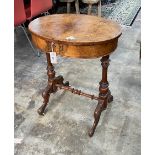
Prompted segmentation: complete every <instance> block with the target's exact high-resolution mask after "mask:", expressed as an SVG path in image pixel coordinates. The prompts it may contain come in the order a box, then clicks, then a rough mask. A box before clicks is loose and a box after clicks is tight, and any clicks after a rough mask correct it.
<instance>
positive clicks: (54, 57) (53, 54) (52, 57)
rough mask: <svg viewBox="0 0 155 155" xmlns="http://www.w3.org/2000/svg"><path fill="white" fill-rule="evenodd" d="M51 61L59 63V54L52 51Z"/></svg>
mask: <svg viewBox="0 0 155 155" xmlns="http://www.w3.org/2000/svg"><path fill="white" fill-rule="evenodd" d="M50 58H51V63H54V64H56V63H57V56H56V53H55V52H50Z"/></svg>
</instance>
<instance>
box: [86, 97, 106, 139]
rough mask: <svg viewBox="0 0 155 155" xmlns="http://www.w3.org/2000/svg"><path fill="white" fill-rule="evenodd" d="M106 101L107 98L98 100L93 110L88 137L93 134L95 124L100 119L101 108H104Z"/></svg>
mask: <svg viewBox="0 0 155 155" xmlns="http://www.w3.org/2000/svg"><path fill="white" fill-rule="evenodd" d="M106 102H107V99H105V100H100V101H98V105H97V107H96V109H95V112H94V124H93V126H92V128H91V129H90V130H89V133H88V134H89V136H90V137H92V136H93V135H94V132H95V129H96V127H97V124H98V122H99V120H100V116H101V113H102V111H103V110H105V109H106V105H107V103H106Z"/></svg>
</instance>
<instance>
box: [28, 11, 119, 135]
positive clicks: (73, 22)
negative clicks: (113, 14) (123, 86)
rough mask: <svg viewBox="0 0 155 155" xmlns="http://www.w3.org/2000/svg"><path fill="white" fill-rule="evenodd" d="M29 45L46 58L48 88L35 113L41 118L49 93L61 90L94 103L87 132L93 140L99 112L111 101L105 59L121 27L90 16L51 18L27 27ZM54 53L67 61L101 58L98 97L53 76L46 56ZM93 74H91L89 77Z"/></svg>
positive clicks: (52, 16)
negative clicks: (90, 123) (91, 119)
mask: <svg viewBox="0 0 155 155" xmlns="http://www.w3.org/2000/svg"><path fill="white" fill-rule="evenodd" d="M29 31H30V32H31V36H32V41H33V43H34V44H35V46H36V47H37V48H39V49H41V51H42V52H44V53H45V54H46V57H47V75H48V84H47V86H46V88H45V90H44V91H43V93H42V97H43V99H44V100H43V105H42V106H41V107H40V108H39V109H38V113H39V114H40V115H44V111H45V108H46V106H47V104H48V101H49V97H50V94H51V93H55V92H56V91H57V90H59V89H64V90H67V91H70V92H72V93H73V94H77V95H81V96H85V97H88V98H90V99H95V100H97V101H98V104H97V107H96V109H95V112H94V123H93V126H92V128H91V129H90V130H89V136H90V137H91V136H93V134H94V132H95V129H96V126H97V124H98V122H99V119H100V115H101V112H102V111H103V110H105V109H106V107H107V104H108V103H109V102H111V101H113V96H112V95H111V92H110V90H109V88H108V86H109V83H108V80H107V70H108V66H109V56H110V54H111V53H112V52H113V51H114V50H115V49H116V47H117V42H118V38H119V37H120V35H121V27H120V26H119V25H118V24H117V23H115V22H113V21H110V20H106V19H104V18H100V17H96V16H90V15H76V14H55V15H49V16H45V17H40V18H37V19H35V20H33V21H32V22H31V23H30V24H29ZM52 49H54V52H56V54H57V55H60V56H62V57H70V58H81V59H92V58H99V57H101V66H102V79H101V81H100V82H99V85H100V86H99V95H97V96H95V95H90V94H88V93H86V92H82V91H81V90H78V89H74V88H72V87H71V86H70V85H69V82H68V81H66V82H64V79H63V76H55V71H54V66H53V65H52V63H51V59H50V52H51V51H52ZM92 74H93V73H92Z"/></svg>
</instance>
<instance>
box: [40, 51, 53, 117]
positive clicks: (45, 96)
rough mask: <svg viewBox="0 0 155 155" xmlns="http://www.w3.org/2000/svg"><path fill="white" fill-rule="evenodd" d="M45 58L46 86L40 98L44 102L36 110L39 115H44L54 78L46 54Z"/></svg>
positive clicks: (51, 66)
mask: <svg viewBox="0 0 155 155" xmlns="http://www.w3.org/2000/svg"><path fill="white" fill-rule="evenodd" d="M46 58H47V75H48V85H47V87H46V88H45V90H44V91H43V93H42V97H43V99H44V100H43V105H42V106H41V107H40V108H39V109H38V113H39V115H44V111H45V108H46V106H47V103H48V101H49V97H50V94H51V93H53V92H54V90H53V86H52V83H53V79H54V78H55V71H54V66H53V65H52V63H51V60H50V54H49V53H46Z"/></svg>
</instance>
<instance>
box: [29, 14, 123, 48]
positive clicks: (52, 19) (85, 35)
mask: <svg viewBox="0 0 155 155" xmlns="http://www.w3.org/2000/svg"><path fill="white" fill-rule="evenodd" d="M29 31H30V32H31V34H32V35H34V36H37V37H39V38H41V39H43V40H46V41H49V42H54V43H59V44H60V43H61V44H65V45H80V46H90V45H99V44H103V43H108V42H111V41H113V40H115V39H117V38H118V37H119V36H120V35H121V27H120V26H119V25H118V24H117V23H116V22H113V21H111V20H107V19H104V18H101V17H96V16H91V15H81V14H54V15H49V16H44V17H40V18H37V19H35V20H33V21H32V22H31V23H30V24H29Z"/></svg>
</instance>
